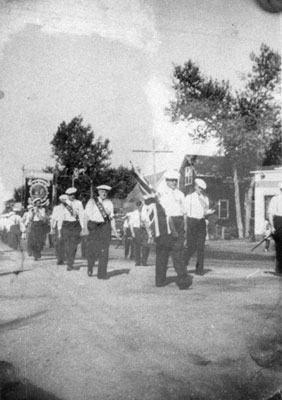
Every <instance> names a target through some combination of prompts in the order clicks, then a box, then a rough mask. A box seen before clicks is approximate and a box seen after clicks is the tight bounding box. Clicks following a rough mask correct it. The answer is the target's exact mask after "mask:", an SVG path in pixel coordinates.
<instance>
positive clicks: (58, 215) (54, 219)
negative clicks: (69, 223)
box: [50, 204, 66, 229]
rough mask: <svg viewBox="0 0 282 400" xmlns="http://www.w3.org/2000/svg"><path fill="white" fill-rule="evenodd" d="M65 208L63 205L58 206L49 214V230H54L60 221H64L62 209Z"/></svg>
mask: <svg viewBox="0 0 282 400" xmlns="http://www.w3.org/2000/svg"><path fill="white" fill-rule="evenodd" d="M65 208H66V207H65V206H64V205H63V204H58V205H57V206H55V207H54V208H53V211H52V214H51V222H50V226H51V229H55V228H56V226H57V224H58V222H59V221H60V220H63V219H64V209H65Z"/></svg>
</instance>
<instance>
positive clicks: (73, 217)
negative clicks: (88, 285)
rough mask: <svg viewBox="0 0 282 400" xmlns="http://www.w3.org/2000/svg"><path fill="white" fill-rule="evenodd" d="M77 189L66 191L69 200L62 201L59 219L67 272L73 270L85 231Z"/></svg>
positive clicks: (58, 226) (59, 238)
mask: <svg viewBox="0 0 282 400" xmlns="http://www.w3.org/2000/svg"><path fill="white" fill-rule="evenodd" d="M76 192H77V189H76V188H74V187H71V188H68V189H67V190H66V195H67V196H68V199H67V200H66V201H64V200H63V201H62V198H61V203H62V204H63V206H64V208H63V211H62V213H60V214H61V215H60V217H59V218H58V224H57V228H58V240H61V239H62V240H63V243H64V248H65V256H66V261H67V271H71V270H72V269H73V263H74V259H75V254H76V250H77V246H78V243H79V240H80V234H81V231H82V229H83V205H82V203H81V201H79V200H76V198H75V195H76Z"/></svg>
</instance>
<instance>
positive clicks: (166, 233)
mask: <svg viewBox="0 0 282 400" xmlns="http://www.w3.org/2000/svg"><path fill="white" fill-rule="evenodd" d="M134 174H135V177H136V180H137V182H138V184H139V187H140V190H141V192H142V194H143V196H144V202H145V205H146V206H147V209H148V213H149V216H150V220H151V228H152V229H153V231H154V236H155V242H156V275H155V283H156V286H157V287H163V286H165V285H166V272H167V265H168V259H169V256H171V258H172V261H173V266H174V269H175V271H176V273H177V285H178V287H179V289H180V290H182V289H187V288H188V286H190V282H189V280H188V274H187V271H186V268H185V264H184V229H185V226H184V223H185V219H184V194H183V193H182V192H181V191H180V190H179V189H177V182H178V180H179V173H178V172H177V171H167V172H166V173H165V179H166V187H165V189H164V190H163V191H162V192H161V193H160V195H159V196H157V194H156V193H154V191H153V189H152V188H151V187H150V185H149V184H148V183H147V182H146V180H145V179H144V178H143V177H141V176H140V175H139V174H138V173H137V172H136V171H134Z"/></svg>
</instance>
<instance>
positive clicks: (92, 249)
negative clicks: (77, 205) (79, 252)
mask: <svg viewBox="0 0 282 400" xmlns="http://www.w3.org/2000/svg"><path fill="white" fill-rule="evenodd" d="M97 190H98V197H94V198H91V199H89V201H88V202H87V204H86V207H85V211H84V227H85V229H84V232H83V233H84V234H85V235H88V241H87V250H86V257H87V263H88V271H87V273H88V275H89V276H91V275H92V273H93V267H94V264H95V261H96V260H98V272H97V278H98V279H107V267H108V259H109V247H110V241H111V232H113V234H114V235H115V236H116V237H117V238H118V237H119V235H118V233H117V230H116V225H115V220H114V206H113V203H112V202H111V200H109V199H108V198H107V197H108V193H109V191H110V190H111V187H110V186H108V185H100V186H97Z"/></svg>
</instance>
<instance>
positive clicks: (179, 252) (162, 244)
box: [156, 217, 187, 286]
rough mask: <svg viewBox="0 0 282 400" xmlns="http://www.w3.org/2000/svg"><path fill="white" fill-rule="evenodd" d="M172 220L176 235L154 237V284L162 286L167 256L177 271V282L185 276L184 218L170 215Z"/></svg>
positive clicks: (164, 280) (179, 282)
mask: <svg viewBox="0 0 282 400" xmlns="http://www.w3.org/2000/svg"><path fill="white" fill-rule="evenodd" d="M172 221H173V224H174V227H175V230H176V232H177V233H178V236H177V237H174V236H172V235H171V234H170V235H161V236H159V237H157V238H156V286H163V285H164V284H165V282H166V272H167V264H168V258H169V256H171V258H172V262H173V266H174V269H175V271H176V273H177V280H178V284H181V283H182V282H183V281H185V280H186V278H187V271H186V267H185V265H184V220H183V217H172Z"/></svg>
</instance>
